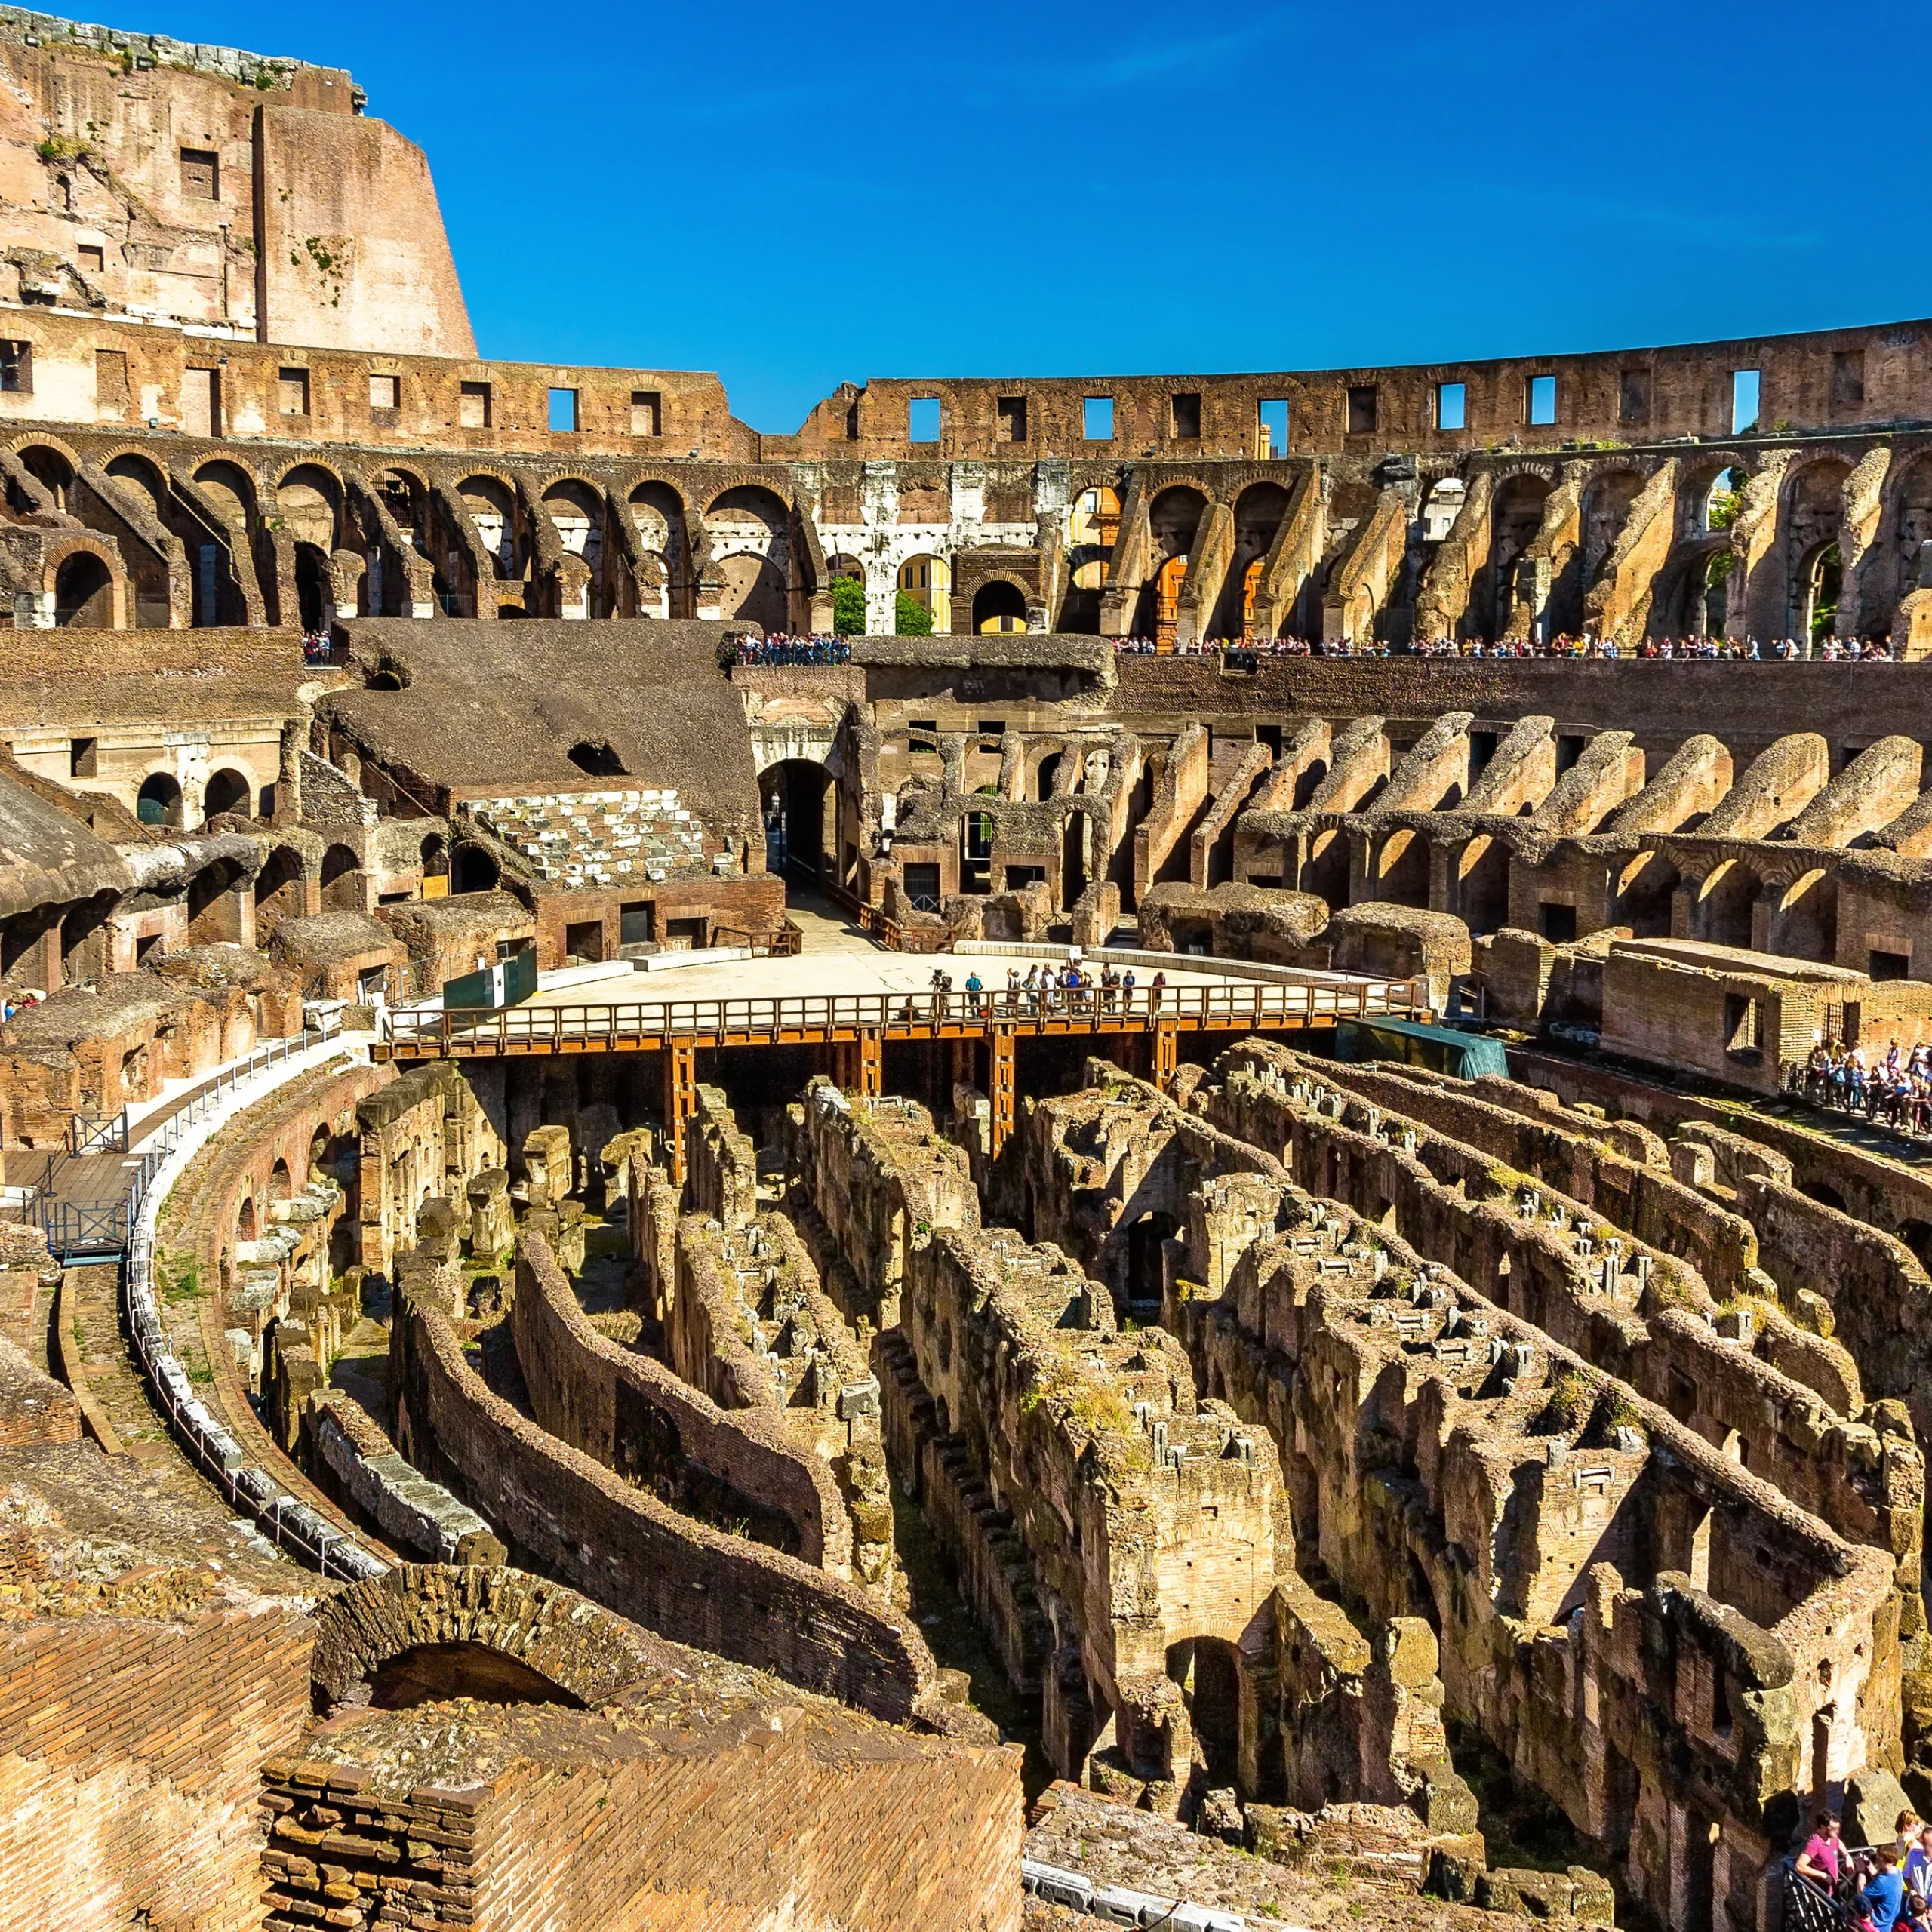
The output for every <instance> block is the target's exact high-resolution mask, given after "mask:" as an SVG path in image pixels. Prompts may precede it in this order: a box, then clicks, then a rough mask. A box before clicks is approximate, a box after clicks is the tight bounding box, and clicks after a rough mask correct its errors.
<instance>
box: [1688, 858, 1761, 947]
mask: <svg viewBox="0 0 1932 1932" xmlns="http://www.w3.org/2000/svg"><path fill="white" fill-rule="evenodd" d="M1757 903H1758V877H1757V875H1756V874H1755V872H1750V871H1749V870H1747V869H1746V868H1745V867H1744V866H1741V865H1740V864H1739V863H1738V862H1737V860H1735V859H1730V860H1725V861H1724V863H1722V864H1721V865H1719V866H1718V867H1717V868H1716V869H1715V870H1714V871H1713V872H1711V873H1710V874H1709V875H1708V876H1707V877H1706V878H1705V880H1704V881H1703V884H1702V886H1701V888H1700V891H1699V893H1698V896H1697V925H1698V928H1699V930H1698V931H1697V934H1696V937H1698V938H1699V939H1702V940H1707V941H1708V942H1709V943H1710V944H1712V946H1744V947H1747V948H1748V947H1749V945H1750V943H1751V912H1752V907H1753V906H1755V905H1756V904H1757Z"/></svg>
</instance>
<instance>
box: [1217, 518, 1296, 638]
mask: <svg viewBox="0 0 1932 1932" xmlns="http://www.w3.org/2000/svg"><path fill="white" fill-rule="evenodd" d="M1287 513H1288V493H1287V491H1286V490H1284V488H1282V487H1281V485H1280V484H1278V483H1254V484H1251V485H1249V486H1248V488H1247V489H1245V490H1244V491H1242V492H1241V494H1240V495H1239V496H1238V497H1236V498H1235V546H1234V554H1233V555H1232V556H1231V557H1230V558H1229V560H1228V574H1227V575H1226V577H1224V578H1223V580H1222V583H1221V594H1220V598H1218V599H1217V602H1216V605H1215V609H1214V617H1213V618H1212V619H1211V621H1210V623H1209V624H1208V626H1207V635H1209V636H1210V637H1218V638H1244V637H1251V636H1253V635H1254V599H1255V595H1256V593H1257V592H1258V591H1259V589H1260V586H1261V574H1262V571H1263V568H1264V566H1265V565H1266V561H1267V556H1268V552H1269V550H1270V549H1272V547H1273V545H1274V542H1275V534H1276V532H1277V531H1279V530H1280V528H1281V519H1282V518H1284V516H1286V515H1287Z"/></svg>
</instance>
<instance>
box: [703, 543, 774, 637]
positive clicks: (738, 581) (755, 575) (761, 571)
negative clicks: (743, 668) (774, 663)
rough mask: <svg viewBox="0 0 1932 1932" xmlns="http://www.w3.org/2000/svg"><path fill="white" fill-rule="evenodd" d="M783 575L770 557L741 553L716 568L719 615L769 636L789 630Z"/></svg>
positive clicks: (730, 557) (721, 560) (748, 552)
mask: <svg viewBox="0 0 1932 1932" xmlns="http://www.w3.org/2000/svg"><path fill="white" fill-rule="evenodd" d="M787 601H788V600H787V598H786V592H785V573H784V571H783V570H782V569H781V568H780V567H779V565H777V563H776V562H774V561H773V559H772V558H770V557H761V556H759V555H758V554H757V553H756V552H753V551H740V552H738V553H737V554H736V555H733V556H729V557H724V558H720V559H719V561H718V615H719V617H723V618H725V619H728V620H731V619H735V620H740V621H741V622H743V623H752V624H756V625H757V626H758V627H759V628H760V629H762V630H764V631H765V632H768V633H774V632H783V631H786V630H788V629H789V628H790V624H791V620H790V617H789V614H788V612H787V609H786V605H787Z"/></svg>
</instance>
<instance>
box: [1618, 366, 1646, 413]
mask: <svg viewBox="0 0 1932 1932" xmlns="http://www.w3.org/2000/svg"><path fill="white" fill-rule="evenodd" d="M1649 420H1651V372H1650V371H1649V370H1647V369H1626V370H1625V371H1623V374H1621V375H1620V376H1619V377H1617V421H1618V422H1620V423H1636V424H1641V423H1647V422H1649Z"/></svg>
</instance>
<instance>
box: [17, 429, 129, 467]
mask: <svg viewBox="0 0 1932 1932" xmlns="http://www.w3.org/2000/svg"><path fill="white" fill-rule="evenodd" d="M7 447H8V449H10V450H11V451H13V453H14V455H16V456H18V455H19V454H20V452H21V451H23V450H31V449H50V450H56V451H59V453H60V455H61V456H62V457H64V458H65V459H66V463H67V466H68V468H69V469H71V470H72V471H73V472H75V475H78V474H79V473H80V468H81V463H82V457H81V453H80V451H78V450H77V449H75V447H74V446H73V445H72V443H70V442H69V441H68V440H67V439H66V437H65V436H56V435H50V434H49V433H48V432H47V431H45V430H44V429H23V430H22V431H21V432H20V434H19V435H17V436H14V437H10V438H8V443H7ZM109 454H110V455H111V454H112V451H109ZM101 460H102V461H103V463H105V462H106V460H107V459H106V457H102V459H101Z"/></svg>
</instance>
